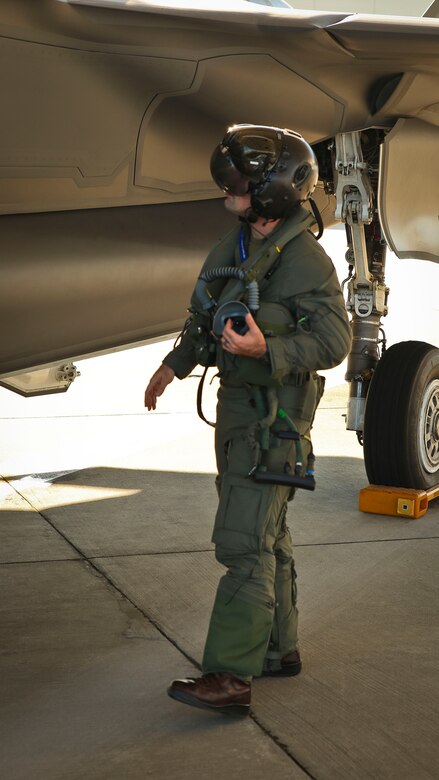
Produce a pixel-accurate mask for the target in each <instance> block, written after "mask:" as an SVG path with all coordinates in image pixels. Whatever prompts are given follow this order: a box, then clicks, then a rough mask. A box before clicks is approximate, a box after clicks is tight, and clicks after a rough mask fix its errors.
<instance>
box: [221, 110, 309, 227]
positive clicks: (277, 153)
mask: <svg viewBox="0 0 439 780" xmlns="http://www.w3.org/2000/svg"><path fill="white" fill-rule="evenodd" d="M210 170H211V173H212V177H213V179H214V181H215V182H216V184H217V185H218V187H220V189H222V190H224V191H225V192H229V193H230V194H232V195H245V194H246V193H247V192H249V193H250V195H251V206H252V209H253V211H254V212H256V213H257V214H259V215H260V216H261V217H265V218H267V219H280V218H282V217H287V216H289V215H290V214H292V213H293V211H294V210H295V208H296V207H297V206H298V205H299V204H300V203H303V202H304V201H305V200H307V199H308V198H309V197H310V195H311V194H312V192H313V190H314V188H315V186H316V184H317V180H318V166H317V159H316V156H315V154H314V152H313V150H312V149H311V146H310V145H309V144H308V143H307V142H306V141H305V139H304V138H302V136H301V135H299V133H295V132H294V131H293V130H282V129H280V128H278V127H264V126H259V125H233V127H230V128H229V129H228V131H227V133H226V135H225V136H224V138H223V140H222V142H221V143H220V144H219V145H218V146H217V147H216V149H215V150H214V152H213V155H212V158H211V161H210Z"/></svg>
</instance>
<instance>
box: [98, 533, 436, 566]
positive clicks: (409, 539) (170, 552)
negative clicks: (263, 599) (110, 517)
mask: <svg viewBox="0 0 439 780" xmlns="http://www.w3.org/2000/svg"><path fill="white" fill-rule="evenodd" d="M433 539H439V535H438V536H420V537H410V536H408V537H401V538H400V537H397V538H395V539H392V538H390V539H352V540H351V541H349V540H348V541H345V542H315V543H308V544H295V545H294V547H295V549H297V548H298V547H300V548H302V547H335V546H337V545H342V546H343V545H345V546H346V545H349V544H379V543H380V542H386V543H387V542H422V541H424V540H430V541H431V540H433ZM209 552H215V548H214V547H206V548H203V549H201V550H200V549H198V550H145V551H144V552H134V553H132V552H126V553H123V552H122V553H112V554H108V555H105V554H103V553H101V554H100V555H90V556H89V557H88V559H87V560H91V561H94V560H99V559H103V558H106V559H110V558H111V559H113V558H136V557H139V558H143V557H147V556H149V555H192V554H194V553H209Z"/></svg>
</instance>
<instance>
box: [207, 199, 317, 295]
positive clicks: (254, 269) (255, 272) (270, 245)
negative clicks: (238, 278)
mask: <svg viewBox="0 0 439 780" xmlns="http://www.w3.org/2000/svg"><path fill="white" fill-rule="evenodd" d="M315 221H316V220H315V217H314V215H313V214H307V215H306V217H305V218H304V219H302V220H301V221H300V222H296V223H295V224H294V225H291V226H290V227H289V228H288V229H286V230H284V231H282V232H281V233H280V235H279V237H276V238H275V240H270V236H268V239H267V241H266V242H265V243H264V245H263V246H262V247H261V248H260V249H259V251H258V252H256V253H255V254H254V255H252V256H250V257H249V258H248V259H247V260H246V261H245V263H242V265H241V268H242V270H243V271H245V272H246V281H248V282H253V281H256V282H260V281H261V280H262V279H264V278H265V276H266V275H267V274H268V272H269V271H270V269H271V268H272V266H273V265H274V263H275V262H276V260H278V259H279V256H280V254H281V252H282V250H283V249H284V247H285V246H286V245H287V244H288V243H289V242H290V241H292V240H293V238H296V236H298V235H300V233H303V232H304V231H305V230H308V228H310V227H311V225H313V224H315ZM243 289H244V287H243V283H242V282H237V283H236V284H233V285H231V286H228V287H227V291H226V293H225V294H223V295H221V296H220V300H221V303H225V302H226V301H231V300H235V299H236V298H239V297H240V296H241V295H242V293H243Z"/></svg>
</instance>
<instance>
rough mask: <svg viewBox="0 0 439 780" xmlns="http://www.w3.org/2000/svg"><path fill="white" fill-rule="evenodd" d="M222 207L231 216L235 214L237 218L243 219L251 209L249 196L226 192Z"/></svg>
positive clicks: (247, 194)
mask: <svg viewBox="0 0 439 780" xmlns="http://www.w3.org/2000/svg"><path fill="white" fill-rule="evenodd" d="M224 205H225V207H226V209H227V211H230V212H231V214H236V216H237V217H244V216H245V214H246V213H247V211H248V210H249V208H250V207H251V195H250V193H249V192H247V193H246V194H245V195H232V194H231V193H230V192H228V193H227V194H226V197H225V201H224Z"/></svg>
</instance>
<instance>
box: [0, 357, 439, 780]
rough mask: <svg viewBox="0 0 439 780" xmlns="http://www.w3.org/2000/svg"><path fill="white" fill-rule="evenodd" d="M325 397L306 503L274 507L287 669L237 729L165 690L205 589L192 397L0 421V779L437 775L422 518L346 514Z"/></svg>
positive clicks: (350, 465) (191, 667)
mask: <svg viewBox="0 0 439 780" xmlns="http://www.w3.org/2000/svg"><path fill="white" fill-rule="evenodd" d="M151 351H152V354H151V356H150V361H151V365H149V364H148V365H146V366H145V376H148V375H149V373H151V371H150V368H151V369H152V368H153V365H155V358H156V356H157V355H158V354H160V352H161V353H163V354H164V351H166V350H164V345H155V346H154V347H152V348H151ZM131 358H133V355H132V356H131ZM121 359H122V360H124V359H125V358H121ZM336 379H337V381H338V375H337V376H336ZM329 384H330V387H329V390H328V391H327V393H326V394H325V396H324V399H323V401H322V404H321V407H320V409H319V411H318V413H317V418H316V423H315V428H314V445H315V450H316V453H317V489H316V491H315V493H307V492H304V491H302V492H301V493H299V494H298V495H297V497H296V498H295V500H294V501H293V502H292V504H291V506H290V510H289V522H290V527H291V530H292V534H293V539H294V541H295V549H296V563H297V568H298V575H299V579H298V583H299V608H300V616H301V631H300V633H301V652H302V656H303V672H302V674H301V675H300V676H299V677H296V678H291V679H285V680H280V679H264V680H257V681H255V682H254V684H253V703H252V710H251V716H250V717H249V718H246V719H243V720H242V719H241V720H240V719H238V720H237V719H234V718H231V717H226V716H222V715H217V714H214V713H210V712H205V711H202V710H197V709H194V708H191V707H187V706H185V705H182V704H180V703H177V702H175V701H173V700H171V699H169V698H168V697H167V695H166V687H167V685H168V683H169V681H170V680H171V679H172V678H174V677H180V676H188V675H194V674H195V675H196V674H197V673H198V669H199V664H200V661H201V656H202V649H203V642H204V637H205V634H206V629H207V623H208V619H209V613H210V609H211V606H212V602H213V598H214V594H215V588H216V583H217V581H218V578H219V575H220V573H221V569H220V566H219V565H218V564H217V563H216V561H215V559H214V554H213V547H212V544H211V541H210V535H211V527H212V520H213V516H214V512H215V507H216V494H215V489H214V484H213V477H214V471H215V465H214V462H213V453H212V429H210V428H208V426H206V425H205V424H204V423H202V422H201V421H200V420H199V419H198V418H197V416H196V414H195V411H194V400H195V399H194V396H195V391H196V380H190V379H189V380H186V382H185V383H178V382H176V383H174V384H173V385H172V386H171V387H170V388H169V396H168V397H167V398H165V397H164V398H163V399H161V400H162V403H161V405H160V406H159V409H158V410H157V411H156V412H155V413H151V414H147V413H145V412H143V411H141V410H139V412H138V413H137V412H136V413H132V414H125V415H124V414H121V413H114V408H113V410H112V411H111V412H108V411H106V410H105V399H103V411H101V412H99V411H98V410H97V409H95V410H94V411H93V412H92V413H90V414H86V415H84V414H82V415H81V414H72V415H66V414H65V415H64V416H63V415H60V416H48V415H47V412H46V411H45V408H46V407H45V404H46V402H47V400H48V399H33V400H32V401H31V402H30V403H31V406H32V408H33V410H34V412H33V415H32V414H31V413H30V409H31V407H29V406H27V416H24V415H23V416H22V417H21V418H20V417H18V416H16V415H15V416H12V415H11V416H10V417H6V416H5V417H4V418H3V419H2V420H1V421H0V431H1V441H2V455H1V461H0V472H1V473H2V474H3V480H2V482H1V483H0V485H1V498H0V509H1V511H0V560H1V565H0V577H1V583H2V594H3V598H2V602H1V608H0V631H1V655H0V665H1V669H0V671H1V673H0V691H1V695H0V732H1V756H0V777H1V778H2V780H43V779H44V780H83V779H86V780H137V778H139V780H140V778H145V777H150V778H154V779H157V780H159V778H161V777H166V778H167V779H168V780H185V779H186V778H187V779H188V780H189V778H190V779H191V780H205V778H212V780H214V779H215V780H216V778H218V779H220V780H223V779H224V780H225V779H227V780H235V779H236V780H238V778H242V777H245V776H250V777H252V780H259V778H260V779H261V780H262V778H264V780H265V778H267V777H270V778H271V780H296V778H297V780H304V779H305V778H315V779H316V780H369V779H370V778H374V780H381V779H382V780H403V779H407V780H427V779H428V780H431V778H437V777H438V776H439V745H438V739H437V735H438V731H439V717H438V709H439V704H438V703H439V668H438V667H439V652H438V649H439V647H438V639H439V637H438V625H439V621H438V618H439V598H438V595H439V594H438V589H439V586H438V580H437V573H436V571H437V565H436V562H437V559H438V555H439V502H435V503H434V504H431V505H430V507H429V510H428V512H427V514H426V515H425V516H424V517H423V518H420V519H418V520H410V519H402V518H394V517H382V516H378V515H368V514H364V513H360V512H359V511H358V509H357V500H358V491H359V490H360V488H361V487H364V486H365V485H366V484H367V479H366V476H365V472H364V467H363V462H362V458H361V449H360V447H359V445H358V444H357V442H356V438H355V435H354V434H352V433H350V432H346V431H345V429H344V421H343V419H342V414H343V412H344V410H345V399H346V388H345V387H344V386H343V385H340V384H336V385H335V386H334V382H333V381H332V382H331V381H330V383H329ZM214 393H215V388H214V387H213V386H212V387H210V388H208V390H207V395H206V399H205V407H206V413H208V415H209V416H212V415H213V414H214ZM65 398H67V396H65ZM19 400H20V402H22V403H23V405H24V404H26V403H27V404H28V403H29V401H25V400H24V399H19ZM57 403H58V404H62V403H63V402H62V400H60V399H57ZM64 403H67V402H66V401H64ZM69 403H70V402H69ZM54 406H56V404H54ZM24 443H25V445H26V446H25V447H24V446H23V444H24Z"/></svg>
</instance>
